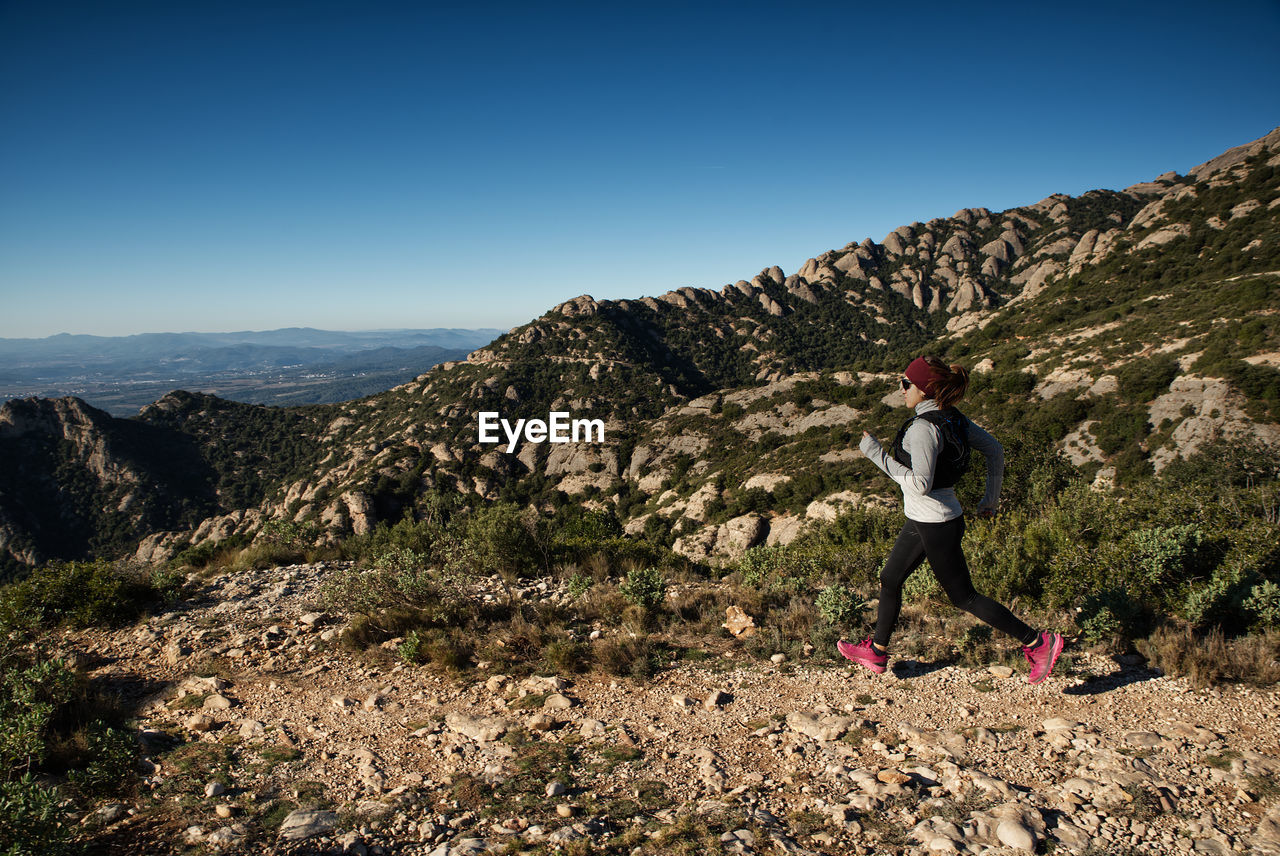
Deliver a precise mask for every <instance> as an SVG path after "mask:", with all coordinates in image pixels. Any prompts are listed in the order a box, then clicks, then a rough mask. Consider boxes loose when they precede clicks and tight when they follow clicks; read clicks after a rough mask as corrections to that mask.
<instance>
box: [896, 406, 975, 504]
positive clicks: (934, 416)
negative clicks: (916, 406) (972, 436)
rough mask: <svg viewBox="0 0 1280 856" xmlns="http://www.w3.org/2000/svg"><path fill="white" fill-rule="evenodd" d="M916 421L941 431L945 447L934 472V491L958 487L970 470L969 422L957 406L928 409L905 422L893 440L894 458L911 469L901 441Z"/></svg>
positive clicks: (941, 450)
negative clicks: (961, 478)
mask: <svg viewBox="0 0 1280 856" xmlns="http://www.w3.org/2000/svg"><path fill="white" fill-rule="evenodd" d="M917 419H923V420H924V421H926V422H931V423H933V424H934V425H936V426H938V430H940V431H941V432H942V446H941V448H939V449H938V461H937V465H936V466H935V467H934V470H933V488H934V489H935V490H936V489H938V488H942V487H955V485H956V482H958V481H960V477H961V476H963V475H964V474H965V473H966V472H967V471H968V469H969V420H968V419H967V418H966V417H965V415H964V414H963V413H961V412H960V411H959V410H956V409H955V408H954V407H947V408H944V409H942V410H928V411H926V412H924V413H920V414H917V415H915V416H912V417H911V418H910V419H908V420H907V421H906V422H904V423H902V427H901V428H899V429H898V436H897V437H895V438H894V440H893V459H894V460H895V461H897V462H898V463H900V464H902V465H903V466H904V467H907V468H908V469H910V467H911V455H910V454H909V453H908V452H907V450H906V449H904V448H903V447H902V440H903V438H904V437H906V436H907V429H908V428H910V427H911V423H912V422H915V421H916V420H917Z"/></svg>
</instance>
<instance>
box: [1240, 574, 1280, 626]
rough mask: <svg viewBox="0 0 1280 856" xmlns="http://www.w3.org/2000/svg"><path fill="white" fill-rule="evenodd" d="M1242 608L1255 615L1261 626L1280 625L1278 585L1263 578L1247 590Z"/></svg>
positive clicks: (1279, 587)
mask: <svg viewBox="0 0 1280 856" xmlns="http://www.w3.org/2000/svg"><path fill="white" fill-rule="evenodd" d="M1244 608H1245V609H1247V610H1249V612H1252V613H1253V614H1254V615H1255V616H1256V617H1257V622H1258V624H1260V625H1262V626H1263V627H1280V586H1278V585H1276V584H1275V583H1273V582H1272V581H1271V580H1264V581H1262V582H1261V583H1259V584H1258V585H1256V586H1254V587H1253V588H1252V589H1250V590H1249V596H1248V597H1247V598H1245V601H1244Z"/></svg>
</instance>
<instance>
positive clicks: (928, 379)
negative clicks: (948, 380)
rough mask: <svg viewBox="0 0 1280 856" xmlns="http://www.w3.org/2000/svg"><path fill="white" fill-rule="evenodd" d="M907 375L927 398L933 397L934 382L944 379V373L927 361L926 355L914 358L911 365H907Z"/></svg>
mask: <svg viewBox="0 0 1280 856" xmlns="http://www.w3.org/2000/svg"><path fill="white" fill-rule="evenodd" d="M906 375H907V380H909V381H911V383H912V384H913V385H914V386H915V387H916V388H917V389H919V390H920V391H921V392H923V393H924V394H925V397H926V398H933V393H934V389H933V387H934V384H935V383H937V382H938V381H939V380H941V379H942V373H941V372H939V371H938V370H937V369H935V368H934V367H933V366H931V365H929V364H928V363H927V362H925V359H924V357H916V358H915V359H914V360H912V361H911V365H909V366H907V371H906Z"/></svg>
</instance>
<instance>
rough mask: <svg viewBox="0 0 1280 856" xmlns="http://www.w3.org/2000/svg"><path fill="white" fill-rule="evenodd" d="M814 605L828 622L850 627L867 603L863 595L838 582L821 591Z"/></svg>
mask: <svg viewBox="0 0 1280 856" xmlns="http://www.w3.org/2000/svg"><path fill="white" fill-rule="evenodd" d="M814 606H816V607H817V608H818V612H819V613H820V614H821V615H822V619H823V620H824V621H826V622H827V624H830V625H833V626H839V627H848V626H849V625H850V624H851V623H852V622H853V620H854V619H855V618H857V617H858V615H859V614H861V612H862V610H863V609H865V608H866V606H867V604H866V601H864V600H863V599H862V598H861V597H859V596H858V595H856V594H854V593H852V592H851V591H849V589H847V588H845V587H844V586H843V585H840V584H838V583H837V584H836V585H831V586H827V587H826V588H824V589H823V590H822V591H821V592H819V593H818V597H817V598H816V599H815V600H814Z"/></svg>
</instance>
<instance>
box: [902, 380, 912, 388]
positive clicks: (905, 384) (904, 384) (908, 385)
mask: <svg viewBox="0 0 1280 856" xmlns="http://www.w3.org/2000/svg"><path fill="white" fill-rule="evenodd" d="M902 389H903V391H904V392H905V391H906V390H908V389H911V381H909V380H907V379H906V378H905V377H904V378H903V379H902Z"/></svg>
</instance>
